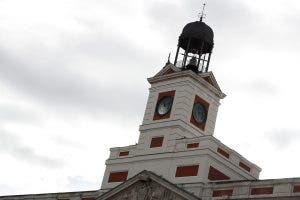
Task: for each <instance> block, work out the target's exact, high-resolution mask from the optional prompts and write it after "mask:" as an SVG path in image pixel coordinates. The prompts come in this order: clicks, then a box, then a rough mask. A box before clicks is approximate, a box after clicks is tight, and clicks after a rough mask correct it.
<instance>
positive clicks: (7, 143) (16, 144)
mask: <svg viewBox="0 0 300 200" xmlns="http://www.w3.org/2000/svg"><path fill="white" fill-rule="evenodd" d="M0 152H2V153H7V154H9V155H11V156H13V157H14V158H16V159H18V160H19V161H23V162H27V163H30V164H38V165H42V166H44V167H48V168H60V167H62V166H63V165H64V162H63V161H61V160H59V159H54V158H49V157H47V156H43V155H40V154H38V153H36V152H35V150H34V149H32V148H31V147H29V146H26V145H24V144H23V143H22V142H21V141H20V140H19V138H18V137H16V136H14V135H13V134H11V133H9V132H7V131H5V130H3V129H0Z"/></svg>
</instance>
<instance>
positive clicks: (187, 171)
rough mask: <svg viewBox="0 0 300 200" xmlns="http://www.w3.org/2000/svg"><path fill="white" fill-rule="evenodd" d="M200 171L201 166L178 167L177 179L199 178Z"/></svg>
mask: <svg viewBox="0 0 300 200" xmlns="http://www.w3.org/2000/svg"><path fill="white" fill-rule="evenodd" d="M198 169H199V165H190V166H180V167H177V169H176V175H175V177H185V176H197V175H198Z"/></svg>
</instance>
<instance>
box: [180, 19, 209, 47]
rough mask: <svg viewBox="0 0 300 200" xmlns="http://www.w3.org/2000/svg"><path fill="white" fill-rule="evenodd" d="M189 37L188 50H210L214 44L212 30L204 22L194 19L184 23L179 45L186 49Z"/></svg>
mask: <svg viewBox="0 0 300 200" xmlns="http://www.w3.org/2000/svg"><path fill="white" fill-rule="evenodd" d="M189 39H191V41H190V47H189V50H188V51H189V52H192V51H194V50H198V51H201V49H202V51H201V52H202V53H211V52H212V49H213V46H214V32H213V30H212V29H211V28H210V27H209V26H208V25H206V24H205V23H204V22H202V21H195V22H191V23H188V24H187V25H185V27H184V28H183V30H182V33H181V35H180V36H179V47H181V48H183V49H184V50H187V48H188V47H187V46H188V42H189ZM202 45H203V48H202Z"/></svg>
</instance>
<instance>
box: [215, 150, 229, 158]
mask: <svg viewBox="0 0 300 200" xmlns="http://www.w3.org/2000/svg"><path fill="white" fill-rule="evenodd" d="M217 152H218V153H219V154H221V155H222V156H224V157H226V158H229V153H228V152H227V151H225V150H223V149H221V148H218V150H217Z"/></svg>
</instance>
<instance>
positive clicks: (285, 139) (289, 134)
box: [265, 129, 300, 149]
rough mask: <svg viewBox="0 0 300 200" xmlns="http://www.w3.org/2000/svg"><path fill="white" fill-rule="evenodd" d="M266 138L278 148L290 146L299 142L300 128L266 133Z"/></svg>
mask: <svg viewBox="0 0 300 200" xmlns="http://www.w3.org/2000/svg"><path fill="white" fill-rule="evenodd" d="M265 138H266V139H267V140H268V141H270V142H271V143H272V144H273V145H274V146H275V147H276V148H277V149H285V148H287V147H290V146H291V145H292V143H294V142H297V141H298V142H299V140H300V130H291V129H281V130H274V131H269V132H267V133H265Z"/></svg>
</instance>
